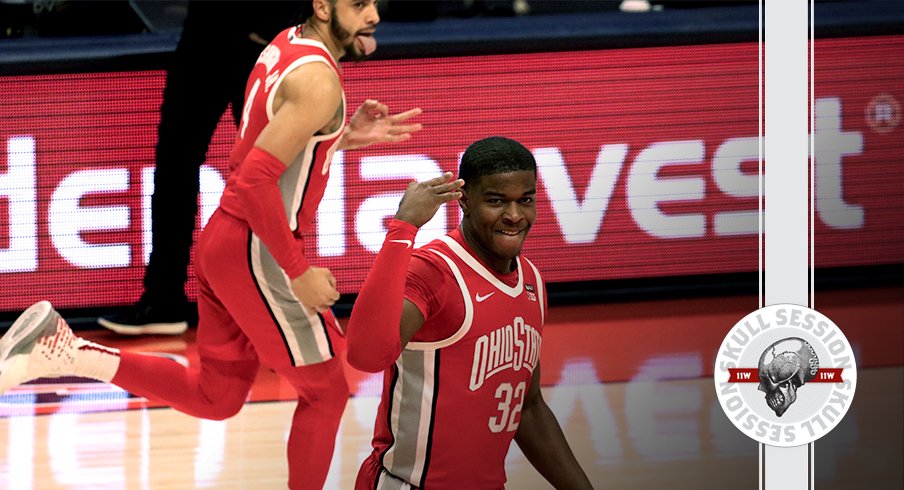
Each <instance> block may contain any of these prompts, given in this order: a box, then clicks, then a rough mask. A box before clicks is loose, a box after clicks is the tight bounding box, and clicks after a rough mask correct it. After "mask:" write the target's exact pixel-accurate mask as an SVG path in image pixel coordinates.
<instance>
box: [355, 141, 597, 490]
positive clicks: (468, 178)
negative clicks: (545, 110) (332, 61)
mask: <svg viewBox="0 0 904 490" xmlns="http://www.w3.org/2000/svg"><path fill="white" fill-rule="evenodd" d="M459 177H460V179H459V180H454V181H453V180H451V173H447V174H445V175H443V176H441V177H437V178H435V179H432V180H428V181H426V182H423V183H411V184H409V186H408V188H407V189H406V191H405V194H404V197H403V198H402V201H401V203H400V204H399V209H398V211H397V212H396V215H395V219H394V220H393V221H392V222H391V224H390V226H389V231H388V232H387V234H386V239H385V241H384V242H383V247H382V249H381V250H380V253H379V254H378V255H377V258H376V260H375V262H374V265H373V267H372V269H371V270H370V272H369V273H368V276H367V279H366V280H365V283H364V286H363V287H362V289H361V292H360V294H359V296H358V299H357V300H356V302H355V306H354V309H353V310H352V315H351V318H350V319H349V325H348V332H347V335H348V361H349V363H350V364H351V365H352V366H354V367H356V368H358V369H361V370H364V371H368V372H379V371H381V370H382V371H384V384H383V397H382V400H381V402H380V407H379V410H378V414H377V420H376V426H375V428H374V439H373V447H374V450H373V453H372V454H371V455H370V457H368V459H367V460H365V462H364V464H363V465H362V467H361V470H360V472H359V473H358V479H357V482H356V486H355V487H356V489H358V490H364V489H384V488H392V489H400V488H412V487H423V488H442V489H445V488H455V489H458V488H480V489H497V488H503V487H504V485H505V481H506V478H505V456H506V453H507V452H508V449H509V445H510V444H511V441H512V439H513V438H514V439H515V441H516V442H517V443H518V445H519V446H520V447H521V449H522V451H523V452H524V454H525V455H526V456H527V458H528V460H529V461H530V462H531V464H533V465H534V467H535V468H537V470H538V471H539V472H540V473H541V474H542V475H543V476H544V477H545V478H546V479H547V480H548V481H549V482H550V483H552V485H553V486H555V488H558V489H563V488H581V489H583V488H591V485H590V482H589V480H588V479H587V477H586V475H585V474H584V472H583V470H582V469H581V467H580V465H579V464H578V462H577V460H576V459H575V457H574V455H573V454H572V452H571V449H570V448H569V446H568V443H567V441H566V440H565V436H564V435H563V433H562V430H561V428H560V427H559V424H558V422H557V421H556V419H555V417H554V415H553V414H552V412H551V411H550V409H549V407H547V405H546V403H545V402H544V401H543V397H542V396H541V394H540V364H539V359H540V345H541V338H542V337H541V336H542V333H543V322H544V318H545V315H546V290H545V287H544V284H543V279H542V278H541V276H540V273H539V272H538V271H537V268H536V267H534V265H533V264H532V263H531V262H530V261H529V260H527V258H525V257H523V256H521V255H520V252H521V246H522V244H523V243H524V239H525V238H526V236H527V233H528V231H530V228H531V224H532V223H533V222H534V219H535V217H536V207H535V204H534V198H535V194H536V179H537V166H536V162H535V161H534V157H533V155H531V153H530V151H528V150H527V149H526V148H524V146H522V145H521V144H519V143H517V142H515V141H513V140H510V139H507V138H501V137H491V138H487V139H483V140H480V141H477V142H476V143H474V144H472V145H471V146H469V147H468V149H467V150H466V151H465V153H464V155H463V156H462V160H461V168H460V171H459ZM462 179H463V180H462ZM454 199H459V204H460V206H461V209H462V211H463V218H462V221H461V226H460V227H459V228H458V229H456V230H453V231H452V232H450V233H449V234H448V235H446V236H444V237H442V238H440V239H437V240H434V241H432V242H430V243H429V244H427V245H425V246H424V247H421V248H420V249H418V250H412V248H413V247H412V244H413V243H414V239H415V235H416V233H417V230H418V228H419V227H420V226H422V225H423V224H424V223H426V222H427V221H429V220H430V218H432V217H433V215H434V213H435V212H436V210H437V209H438V207H439V206H440V205H442V204H443V203H445V202H448V201H451V200H454ZM406 271H407V273H406Z"/></svg>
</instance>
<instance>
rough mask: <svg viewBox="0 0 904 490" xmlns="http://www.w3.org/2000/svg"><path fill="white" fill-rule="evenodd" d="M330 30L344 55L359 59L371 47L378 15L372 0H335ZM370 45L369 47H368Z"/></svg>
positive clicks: (378, 20) (375, 3) (365, 55)
mask: <svg viewBox="0 0 904 490" xmlns="http://www.w3.org/2000/svg"><path fill="white" fill-rule="evenodd" d="M331 10H332V11H331V15H330V31H331V32H332V35H333V37H334V38H336V42H337V43H338V44H339V46H340V47H342V49H343V50H345V56H346V57H347V58H350V59H353V60H360V59H364V58H365V57H367V55H368V54H370V53H369V52H368V51H370V50H372V49H373V46H374V44H375V43H374V41H373V34H374V32H375V31H376V28H377V24H378V23H379V22H380V15H379V14H378V13H377V2H376V1H374V0H336V2H335V3H334V4H333V5H332V7H331ZM368 47H370V48H368Z"/></svg>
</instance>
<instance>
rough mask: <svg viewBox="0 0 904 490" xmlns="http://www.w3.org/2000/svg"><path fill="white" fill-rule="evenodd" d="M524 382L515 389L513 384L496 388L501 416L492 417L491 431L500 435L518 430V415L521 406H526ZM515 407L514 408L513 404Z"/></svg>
mask: <svg viewBox="0 0 904 490" xmlns="http://www.w3.org/2000/svg"><path fill="white" fill-rule="evenodd" d="M524 387H525V383H524V381H522V382H520V383H518V386H516V387H515V388H514V389H513V388H512V384H511V383H502V384H501V385H499V388H496V399H497V400H499V407H498V408H499V414H498V415H496V416H493V417H490V422H489V426H490V431H491V432H494V433H499V432H502V431H504V430H506V431H509V432H512V431H514V430H517V429H518V423H519V422H520V421H521V420H520V419H518V420H517V421H516V420H515V419H516V418H517V417H518V414H519V413H521V406H522V405H523V404H524ZM513 401H514V402H515V406H514V407H513V406H512V402H513Z"/></svg>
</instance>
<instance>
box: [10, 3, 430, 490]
mask: <svg viewBox="0 0 904 490" xmlns="http://www.w3.org/2000/svg"><path fill="white" fill-rule="evenodd" d="M312 6H313V15H312V16H311V17H310V18H309V19H308V20H307V22H306V23H305V24H304V25H302V26H297V27H293V28H290V29H287V30H285V31H283V32H282V33H280V34H278V35H277V36H276V38H275V40H274V41H273V42H272V43H271V44H270V45H269V46H268V47H267V48H265V49H264V50H263V52H262V53H261V55H260V57H259V59H258V62H257V64H256V65H255V67H254V69H253V71H252V73H251V76H250V78H249V81H248V84H247V89H246V96H245V100H246V103H245V106H244V114H243V116H242V120H241V124H240V126H239V128H238V134H237V138H236V142H235V147H234V149H233V151H232V153H231V155H230V166H231V168H232V171H231V174H230V176H229V179H228V181H227V184H226V189H225V191H224V193H223V197H222V200H221V202H220V208H219V209H218V210H217V212H216V213H214V215H213V216H212V217H211V219H210V221H209V222H208V224H207V226H206V228H205V229H204V232H203V234H202V236H201V238H200V240H199V242H198V249H197V261H196V266H197V271H198V283H199V294H198V307H199V324H198V332H197V340H198V353H199V356H200V365H199V366H195V367H194V368H193V369H186V368H184V367H183V366H181V365H180V364H178V363H176V362H174V361H171V360H168V359H164V358H161V357H156V356H146V355H141V354H136V353H130V352H126V351H122V352H120V351H118V350H116V349H109V348H106V347H103V346H99V345H97V344H93V343H91V342H87V341H85V340H83V339H80V338H78V337H76V336H74V335H73V333H72V332H71V330H70V329H69V327H68V326H67V325H66V323H65V322H64V321H63V320H62V318H60V316H59V315H58V314H57V313H56V312H55V311H54V310H53V308H52V307H51V305H50V304H49V303H47V302H41V303H37V304H35V305H33V306H32V307H30V308H29V309H28V310H26V311H25V312H24V313H23V314H22V315H21V316H20V318H19V319H18V320H16V322H15V323H14V324H13V326H12V327H11V329H10V330H9V332H8V333H7V334H6V335H5V336H4V337H3V339H2V341H0V393H2V392H4V391H6V390H7V389H9V388H10V387H11V386H14V385H17V384H20V383H24V382H26V381H29V380H31V379H35V378H39V377H53V376H63V375H76V376H83V377H89V378H94V379H98V380H101V381H105V382H112V383H114V384H116V385H119V386H120V387H122V388H124V389H126V390H128V391H129V392H131V393H135V394H137V395H140V396H144V397H147V398H149V399H153V400H158V401H161V402H164V403H166V404H168V405H170V406H172V407H173V408H175V409H177V410H180V411H183V412H185V413H187V414H190V415H193V416H196V417H202V418H208V419H224V418H227V417H231V416H232V415H234V414H236V413H237V412H238V411H239V410H240V409H241V408H242V406H243V404H244V402H245V399H246V397H247V395H248V392H249V389H250V388H251V385H252V383H253V382H254V379H255V376H256V374H257V372H258V369H259V367H260V365H261V363H263V364H264V365H265V366H267V367H269V368H271V369H273V370H274V371H276V372H277V373H279V374H280V375H281V376H282V377H283V378H284V379H286V380H287V381H288V382H289V383H290V384H291V385H292V386H293V387H294V388H295V390H296V391H297V393H298V404H297V408H296V411H295V414H294V418H293V422H292V429H291V433H290V435H289V441H288V448H287V452H288V460H289V486H290V488H292V489H300V488H321V487H322V486H323V482H324V481H325V479H326V475H327V472H328V470H329V466H330V459H331V457H332V454H333V447H334V443H335V437H336V432H337V429H338V426H339V420H340V418H341V416H342V412H343V410H344V408H345V405H346V402H347V401H348V395H349V390H348V385H347V384H346V381H345V377H344V373H343V370H342V367H341V364H340V362H339V360H337V359H335V355H336V352H335V349H334V343H333V341H332V340H335V339H334V336H335V335H336V334H337V330H338V329H337V328H336V323H335V319H334V318H333V317H332V314H331V313H330V310H329V308H330V306H331V305H332V304H333V303H334V302H335V301H336V300H337V299H338V298H339V292H338V291H337V289H336V281H335V279H334V278H333V276H332V274H331V273H330V271H329V270H327V269H323V268H319V267H315V266H312V265H309V264H308V262H307V260H306V258H305V256H304V246H303V243H302V241H301V238H300V237H301V236H302V232H304V231H305V230H306V229H307V228H308V227H309V226H310V224H311V222H312V220H313V218H314V215H315V211H316V208H317V206H318V204H319V202H320V199H321V197H322V196H323V192H324V188H325V186H326V180H327V174H328V170H329V162H330V158H331V157H332V155H333V152H334V151H335V150H337V149H350V148H357V147H361V146H365V145H369V144H372V143H376V142H381V141H401V140H405V139H408V138H409V137H410V136H411V132H413V131H417V130H418V129H420V125H418V124H411V125H406V124H404V122H405V121H406V119H408V118H410V117H412V116H414V115H416V114H418V113H419V112H420V110H419V109H413V110H411V111H408V112H405V113H402V114H397V115H389V112H388V109H387V108H386V106H384V105H383V104H380V103H379V102H377V101H367V102H365V103H364V104H363V105H362V106H361V107H360V108H358V110H357V111H356V112H355V114H354V115H353V116H352V118H351V121H350V123H349V124H348V125H346V124H345V114H346V108H345V97H344V93H343V89H342V74H341V71H340V69H339V65H338V63H337V60H339V59H340V58H342V57H343V56H345V55H350V56H354V57H361V56H364V55H367V54H369V53H370V52H371V51H373V49H374V48H375V46H376V42H375V41H374V39H373V34H374V31H375V29H376V25H377V23H378V22H379V20H380V19H379V16H378V14H377V9H376V6H375V2H374V1H373V0H334V1H330V0H313V2H312ZM211 76H212V77H213V78H212V83H216V78H215V77H216V73H211Z"/></svg>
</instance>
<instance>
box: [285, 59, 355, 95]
mask: <svg viewBox="0 0 904 490" xmlns="http://www.w3.org/2000/svg"><path fill="white" fill-rule="evenodd" d="M282 86H283V87H284V89H285V90H286V91H287V92H288V93H289V94H297V95H299V96H304V97H307V98H310V99H312V100H314V101H323V100H331V99H334V98H338V97H340V96H341V93H342V84H341V82H340V81H339V77H338V75H336V72H335V71H334V70H333V69H332V68H330V67H329V66H328V65H326V64H323V63H306V64H303V65H300V66H298V67H295V68H293V69H292V70H291V71H290V72H288V73H287V74H286V76H285V79H284V80H283V82H282Z"/></svg>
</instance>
